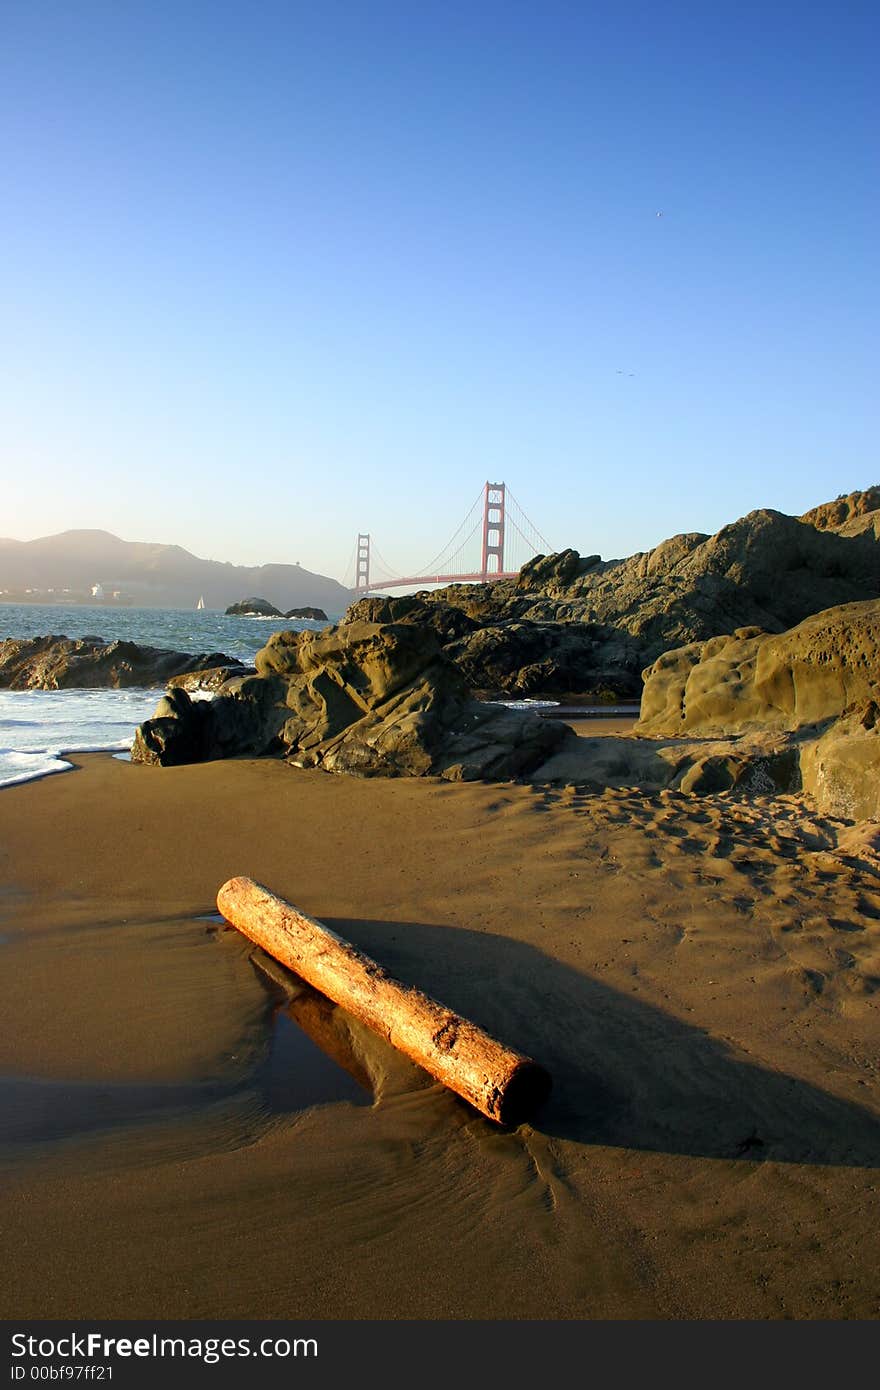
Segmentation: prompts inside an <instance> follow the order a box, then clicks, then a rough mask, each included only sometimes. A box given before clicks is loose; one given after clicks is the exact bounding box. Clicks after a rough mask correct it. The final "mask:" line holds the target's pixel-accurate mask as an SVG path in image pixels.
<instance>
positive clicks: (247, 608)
mask: <svg viewBox="0 0 880 1390" xmlns="http://www.w3.org/2000/svg"><path fill="white" fill-rule="evenodd" d="M226 617H228V618H283V617H284V614H283V613H282V612H281V609H280V608H276V607H275V605H274V603H270V602H269V600H268V599H267V598H243V599H241V600H240V601H239V602H238V603H231V604H230V605H229V607H228V608H227V609H226Z"/></svg>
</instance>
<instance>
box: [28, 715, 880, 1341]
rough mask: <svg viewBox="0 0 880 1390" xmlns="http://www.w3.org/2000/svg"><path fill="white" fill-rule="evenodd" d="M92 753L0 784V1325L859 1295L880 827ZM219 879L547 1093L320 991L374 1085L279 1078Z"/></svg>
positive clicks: (876, 1160) (873, 1048)
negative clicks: (515, 1111) (417, 1040)
mask: <svg viewBox="0 0 880 1390" xmlns="http://www.w3.org/2000/svg"><path fill="white" fill-rule="evenodd" d="M596 723H602V724H603V725H605V726H606V727H607V724H610V723H611V721H596ZM578 732H579V733H583V732H586V731H585V730H583V729H579V730H578ZM597 732H598V731H597V730H596V729H595V728H593V729H590V730H589V733H590V735H594V734H596V733H597ZM608 732H609V733H612V732H613V733H614V734H616V735H619V734H620V733H621V732H623V731H622V730H619V729H616V730H611V729H610V728H609V729H608ZM75 761H76V763H77V764H78V768H77V770H76V771H74V772H71V773H66V774H64V775H62V776H58V777H52V778H48V779H46V780H44V781H41V782H36V783H32V784H29V785H26V786H19V787H11V788H7V789H4V790H3V791H0V938H2V944H0V960H2V964H3V969H2V971H0V1015H2V1018H3V1020H4V1024H3V1029H2V1037H0V1052H2V1064H0V1077H2V1080H0V1100H2V1109H0V1116H2V1119H0V1162H2V1212H3V1218H2V1227H3V1251H2V1254H3V1258H2V1261H0V1270H2V1272H0V1284H2V1297H0V1315H2V1316H4V1317H7V1318H9V1317H37V1316H39V1317H57V1318H61V1317H76V1318H85V1317H104V1318H113V1317H116V1318H120V1317H139V1318H148V1317H169V1318H172V1317H177V1318H191V1317H226V1316H241V1317H255V1318H260V1317H268V1318H271V1317H281V1318H290V1317H316V1318H350V1317H355V1318H363V1317H370V1318H413V1317H428V1318H460V1317H465V1318H467V1317H472V1318H510V1317H512V1318H519V1317H537V1318H543V1319H552V1318H664V1319H665V1318H752V1317H757V1318H784V1317H794V1318H851V1317H868V1318H874V1317H876V1316H878V1314H880V1276H878V1274H877V1268H876V1229H877V1219H878V1206H880V1197H878V1188H880V1077H878V1053H877V1038H878V1006H880V856H878V853H877V842H876V838H875V836H874V834H873V831H872V829H871V828H870V827H869V828H868V829H867V830H861V831H857V832H854V831H853V830H852V828H851V827H849V826H847V825H846V824H845V823H843V822H833V821H828V820H821V819H819V818H818V817H817V816H815V815H814V814H812V812H811V810H810V808H809V806H808V805H807V804H806V803H805V802H804V801H803V800H802V799H800V798H798V797H779V798H776V799H774V800H766V801H760V802H757V801H756V802H748V801H741V800H737V799H735V798H734V797H733V796H731V795H722V796H716V797H712V798H698V797H695V796H687V795H682V794H680V793H676V792H659V793H654V794H646V793H644V792H634V791H632V790H628V789H626V788H619V789H615V790H610V791H606V792H603V793H598V794H590V793H587V792H585V791H583V790H578V788H577V787H576V786H571V787H567V788H559V787H556V788H553V787H531V786H524V785H501V786H488V785H468V786H455V785H447V784H444V783H441V782H437V781H430V780H424V781H383V780H373V781H357V780H353V779H349V778H343V777H332V776H328V775H326V774H323V773H320V772H306V771H302V770H297V769H292V768H288V767H286V766H284V765H283V764H280V763H275V762H271V761H250V760H236V761H232V762H225V763H213V764H205V765H201V766H194V767H186V768H165V769H154V768H145V767H137V766H132V765H130V764H127V763H124V762H120V761H117V760H114V759H112V758H110V757H108V756H106V755H89V756H83V757H79V758H77V759H75ZM235 874H249V875H251V876H252V877H255V878H257V879H260V880H262V881H263V882H265V883H267V884H268V885H270V886H271V887H272V888H273V890H274V891H276V892H278V893H280V894H282V895H284V896H286V897H287V898H289V899H290V900H291V901H293V902H295V903H296V904H297V905H298V906H300V907H301V908H303V909H304V910H305V911H306V912H308V913H310V914H311V915H313V916H316V917H319V918H321V919H322V920H323V921H325V922H327V923H328V925H330V926H331V927H333V929H334V930H336V931H338V932H340V933H341V934H343V935H345V936H347V937H348V938H349V939H351V940H353V941H354V942H355V943H356V944H357V945H358V946H360V947H361V948H362V949H364V950H366V951H367V952H369V953H370V954H372V955H374V956H375V957H376V958H377V959H378V960H379V961H380V962H381V963H382V964H383V965H385V966H386V967H387V968H388V969H390V970H391V971H392V972H393V973H394V974H396V975H398V976H399V977H401V978H403V979H406V980H408V981H411V982H413V983H415V984H417V985H419V986H420V987H421V988H423V989H425V990H427V991H428V992H429V993H431V994H433V995H435V996H436V997H438V998H440V999H442V1000H443V1001H444V1002H445V1003H448V1004H449V1005H451V1006H452V1007H454V1008H457V1009H458V1010H460V1011H461V1012H462V1013H465V1014H467V1015H468V1016H470V1017H472V1018H474V1019H475V1020H476V1021H477V1022H479V1023H480V1024H482V1025H483V1026H484V1027H486V1028H488V1029H489V1031H491V1032H493V1033H495V1034H496V1035H497V1036H499V1037H500V1038H502V1039H503V1040H504V1041H506V1042H509V1043H510V1044H511V1045H512V1046H515V1047H518V1048H521V1049H523V1050H525V1051H527V1052H529V1053H531V1054H532V1055H533V1056H535V1057H536V1058H537V1059H538V1060H540V1061H541V1062H543V1063H544V1064H545V1065H546V1066H547V1067H548V1068H549V1069H550V1071H551V1072H552V1074H553V1076H554V1082H555V1088H554V1092H553V1095H552V1097H551V1100H550V1101H549V1102H548V1104H547V1105H546V1107H545V1108H544V1109H543V1110H542V1111H541V1112H540V1113H539V1114H538V1115H537V1116H536V1117H535V1119H534V1122H533V1123H532V1124H529V1125H523V1126H520V1127H519V1128H518V1129H517V1130H515V1131H512V1132H505V1131H501V1130H499V1129H497V1128H495V1127H493V1126H492V1125H491V1124H490V1123H489V1122H487V1121H486V1120H484V1119H483V1118H482V1117H480V1116H478V1115H476V1114H475V1113H474V1112H473V1111H471V1110H470V1109H469V1108H468V1107H467V1106H466V1105H465V1104H464V1103H463V1102H461V1101H459V1100H458V1099H457V1098H456V1097H455V1096H453V1095H452V1094H450V1093H449V1092H447V1091H445V1090H444V1089H443V1088H442V1087H440V1086H439V1085H437V1084H436V1083H434V1082H432V1081H431V1079H430V1078H428V1077H426V1076H425V1075H424V1074H422V1073H419V1072H418V1071H417V1070H416V1069H415V1068H413V1067H412V1066H411V1065H410V1064H409V1063H407V1062H405V1061H404V1060H403V1059H400V1058H399V1057H397V1056H396V1055H395V1054H393V1053H391V1052H390V1051H389V1049H387V1048H386V1047H385V1046H384V1045H383V1044H381V1043H380V1042H379V1041H378V1040H377V1039H373V1038H372V1037H371V1036H370V1035H366V1034H365V1033H364V1030H362V1029H359V1028H358V1026H357V1025H356V1024H355V1023H353V1022H352V1021H351V1020H347V1019H346V1018H345V1017H344V1016H342V1015H337V1016H329V1015H327V1014H326V1012H324V1013H322V1011H321V1010H320V1008H319V1009H318V1010H317V1013H319V1014H321V1017H320V1018H319V1019H318V1020H317V1023H314V1027H315V1029H316V1031H320V1030H321V1029H325V1030H326V1029H329V1030H330V1032H331V1033H332V1034H333V1035H334V1039H335V1041H336V1042H338V1044H339V1047H338V1049H337V1060H342V1063H343V1066H345V1065H347V1066H348V1070H347V1071H346V1073H345V1075H346V1077H347V1078H348V1081H349V1083H351V1082H352V1078H353V1077H354V1079H355V1081H357V1074H360V1078H361V1081H360V1082H359V1083H358V1087H357V1089H356V1091H354V1092H351V1093H350V1094H349V1095H348V1096H347V1097H346V1098H342V1099H332V1094H333V1082H332V1078H331V1079H329V1080H328V1081H327V1085H328V1087H329V1090H328V1091H327V1096H328V1098H327V1099H326V1100H324V1101H323V1102H322V1103H317V1104H315V1103H310V1102H309V1100H308V1097H311V1100H312V1101H314V1100H315V1098H316V1096H317V1097H318V1099H319V1100H320V1094H321V1093H320V1091H317V1092H310V1091H309V1084H311V1082H310V1080H309V1077H306V1076H305V1075H304V1076H303V1078H302V1080H303V1083H304V1088H298V1087H297V1086H296V1085H294V1084H293V1081H294V1080H295V1078H293V1079H291V1085H290V1087H289V1088H288V1087H287V1084H286V1081H285V1078H284V1075H283V1070H284V1067H285V1066H287V1067H290V1066H291V1065H292V1066H293V1067H294V1068H295V1067H296V1065H301V1066H302V1068H303V1071H304V1073H305V1072H306V1071H309V1070H310V1064H309V1063H308V1060H307V1059H303V1060H300V1062H299V1063H297V1060H296V1059H297V1057H298V1056H299V1054H297V1053H296V1052H295V1051H294V1052H292V1053H287V1054H284V1053H283V1051H282V1055H281V1060H280V1061H279V1054H278V1038H279V1027H280V1019H279V1014H278V1010H279V1007H281V1006H282V1001H281V996H280V994H279V989H278V988H273V987H272V986H271V985H268V986H267V982H266V979H265V977H264V976H263V975H262V973H261V972H260V971H258V970H256V969H255V968H254V965H253V964H252V962H251V959H250V955H251V951H252V948H251V946H250V943H248V942H247V941H246V940H244V938H242V937H240V936H239V935H238V934H237V933H235V932H232V931H226V930H223V929H222V928H220V927H219V926H218V924H217V922H216V921H215V920H212V915H213V914H214V913H215V905H214V897H215V894H216V891H217V889H218V887H219V886H220V884H221V883H223V882H224V881H225V880H226V879H227V878H229V877H231V876H233V875H235ZM283 1006H284V1007H285V1008H286V1007H287V1004H286V1003H285V1004H284V1005H283ZM311 1013H312V1014H314V1013H315V1010H314V1009H312V1010H311ZM313 1022H314V1020H313ZM284 1026H285V1027H286V1026H288V1025H287V1024H285V1025H284ZM289 1026H291V1027H295V1026H296V1025H295V1023H292V1022H291V1023H290V1024H289ZM328 1045H329V1044H328ZM333 1047H335V1043H334V1044H333ZM331 1050H332V1048H331ZM273 1057H274V1059H275V1060H274V1062H273ZM285 1057H286V1060H285ZM346 1059H347V1062H346ZM327 1065H328V1067H331V1069H332V1066H334V1065H335V1063H332V1062H329V1061H328V1063H327ZM364 1078H366V1079H367V1080H368V1082H369V1087H370V1090H366V1089H365V1088H364V1086H363V1084H362V1082H363V1080H364ZM306 1083H308V1084H306ZM303 1096H306V1097H307V1099H306V1102H305V1104H306V1108H304V1109H303V1108H298V1107H299V1106H301V1105H302V1104H303V1103H304V1102H303Z"/></svg>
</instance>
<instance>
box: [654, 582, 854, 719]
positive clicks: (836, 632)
mask: <svg viewBox="0 0 880 1390" xmlns="http://www.w3.org/2000/svg"><path fill="white" fill-rule="evenodd" d="M644 682H645V688H644V692H643V695H642V707H641V717H640V720H639V723H638V725H637V732H639V733H645V734H651V735H654V736H657V735H669V734H675V735H678V736H681V735H684V734H694V733H699V734H701V735H704V736H706V735H719V734H721V735H723V734H733V733H742V732H745V731H747V730H750V729H758V728H760V729H785V730H793V729H799V728H803V727H804V726H807V725H814V724H819V723H821V722H822V721H824V720H830V719H837V718H839V717H840V716H841V715H842V714H844V712H845V711H846V710H847V709H849V708H851V707H853V706H855V705H859V704H866V703H867V702H868V701H870V700H871V699H872V698H873V697H874V696H875V695H876V694H877V692H878V685H880V600H874V601H873V602H869V603H850V604H844V605H843V606H842V607H839V608H832V609H828V610H827V611H825V612H822V613H817V614H814V615H813V616H812V617H810V618H807V619H806V620H805V621H804V622H802V623H799V624H798V625H797V626H796V627H793V628H791V629H790V630H789V631H788V632H784V633H780V634H776V633H767V632H762V631H760V629H758V628H740V629H738V630H737V631H736V632H734V633H732V634H731V635H730V636H721V637H713V638H712V639H711V640H710V641H708V642H695V643H691V644H689V645H688V646H685V647H681V648H678V649H677V650H674V651H669V652H665V653H664V654H663V655H662V656H661V657H659V658H658V660H657V661H655V662H654V663H653V665H651V666H650V667H648V669H647V670H646V671H645V673H644Z"/></svg>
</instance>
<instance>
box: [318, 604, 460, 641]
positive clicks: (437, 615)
mask: <svg viewBox="0 0 880 1390" xmlns="http://www.w3.org/2000/svg"><path fill="white" fill-rule="evenodd" d="M343 622H344V623H352V622H367V623H416V624H417V625H418V626H419V627H427V628H430V629H431V631H432V632H433V633H434V634H435V635H436V637H437V638H438V640H439V641H440V643H441V645H442V646H446V645H447V644H448V643H450V642H455V641H457V640H458V639H460V638H462V637H465V636H467V634H468V633H471V632H475V631H476V630H477V627H478V624H477V622H476V620H475V619H474V618H471V617H470V616H469V615H468V614H467V613H466V612H465V611H464V609H463V608H460V607H458V606H457V605H456V604H453V603H443V602H442V601H440V600H439V599H436V600H435V599H429V598H428V597H427V596H426V595H425V594H402V595H400V596H399V597H396V598H362V599H360V600H359V601H358V602H357V603H353V604H352V605H351V607H350V608H349V610H348V612H347V613H346V615H345V617H344V618H343Z"/></svg>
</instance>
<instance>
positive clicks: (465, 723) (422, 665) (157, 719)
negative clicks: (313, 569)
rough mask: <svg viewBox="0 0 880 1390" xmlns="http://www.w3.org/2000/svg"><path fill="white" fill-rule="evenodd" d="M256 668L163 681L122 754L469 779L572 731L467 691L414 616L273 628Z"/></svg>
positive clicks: (520, 764)
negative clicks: (209, 685)
mask: <svg viewBox="0 0 880 1390" xmlns="http://www.w3.org/2000/svg"><path fill="white" fill-rule="evenodd" d="M256 669H257V673H258V674H257V675H256V676H253V677H249V678H244V679H242V680H241V681H233V682H227V684H226V685H224V686H223V688H222V689H221V691H220V693H219V694H218V695H217V696H216V697H215V698H214V699H213V700H210V701H202V702H198V703H194V702H192V701H189V699H188V697H187V696H186V693H185V692H184V691H181V690H175V691H174V692H173V702H172V700H171V697H169V699H168V700H166V701H163V702H161V703H160V706H159V708H158V709H157V711H156V714H155V716H154V718H153V719H152V720H148V721H147V723H146V724H144V725H142V726H141V729H140V730H139V731H138V736H137V739H136V741H135V747H134V749H133V751H132V758H133V759H134V760H135V761H150V762H162V763H168V762H177V761H183V760H189V759H190V758H191V759H192V760H193V761H198V760H201V759H203V758H214V757H222V756H229V755H232V754H251V755H254V756H259V755H261V754H263V753H267V752H281V753H283V754H284V755H285V756H287V757H288V758H289V759H290V761H292V762H294V763H296V764H297V765H298V766H303V767H321V768H325V769H327V770H328V771H334V772H347V773H351V774H354V775H356V776H364V777H369V776H391V777H394V776H425V775H433V776H442V777H446V778H448V779H461V780H473V779H476V778H483V777H485V778H509V777H517V776H522V775H526V774H528V773H529V772H531V771H532V770H534V769H535V768H536V767H538V766H539V765H540V764H541V763H543V762H544V761H545V760H546V759H547V758H548V757H549V756H550V755H551V753H552V752H553V751H554V750H556V749H557V748H559V747H560V746H562V744H564V743H565V742H566V741H567V740H573V739H574V738H575V735H574V734H573V733H572V732H571V730H570V729H568V728H567V727H566V726H565V725H562V724H556V723H550V722H547V721H544V720H541V719H539V718H537V717H536V716H534V715H532V714H528V713H524V712H522V711H513V710H506V709H503V708H501V707H498V706H492V705H486V704H481V703H480V702H479V701H477V700H475V699H473V697H472V696H471V694H470V692H469V690H468V687H467V684H466V682H465V680H464V678H463V676H462V675H461V673H460V671H459V670H458V669H457V668H456V666H455V665H454V664H453V663H452V662H451V661H450V660H449V659H448V658H447V657H446V656H445V655H444V654H443V652H442V650H441V647H440V643H439V641H438V639H437V637H436V635H435V633H434V632H433V631H431V630H430V629H428V628H423V627H419V626H417V625H416V624H415V623H373V622H367V621H364V620H361V619H355V620H349V621H347V622H345V623H342V624H340V625H338V626H337V627H331V628H325V629H324V630H323V631H320V632H287V631H284V632H277V633H274V634H273V636H272V638H271V639H270V641H269V642H268V643H267V645H266V646H265V647H264V648H263V649H262V651H260V652H258V653H257V657H256ZM175 721H176V722H178V723H179V724H180V729H179V731H178V732H177V733H175V731H174V729H173V728H171V727H170V724H173V723H174V722H175Z"/></svg>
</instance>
